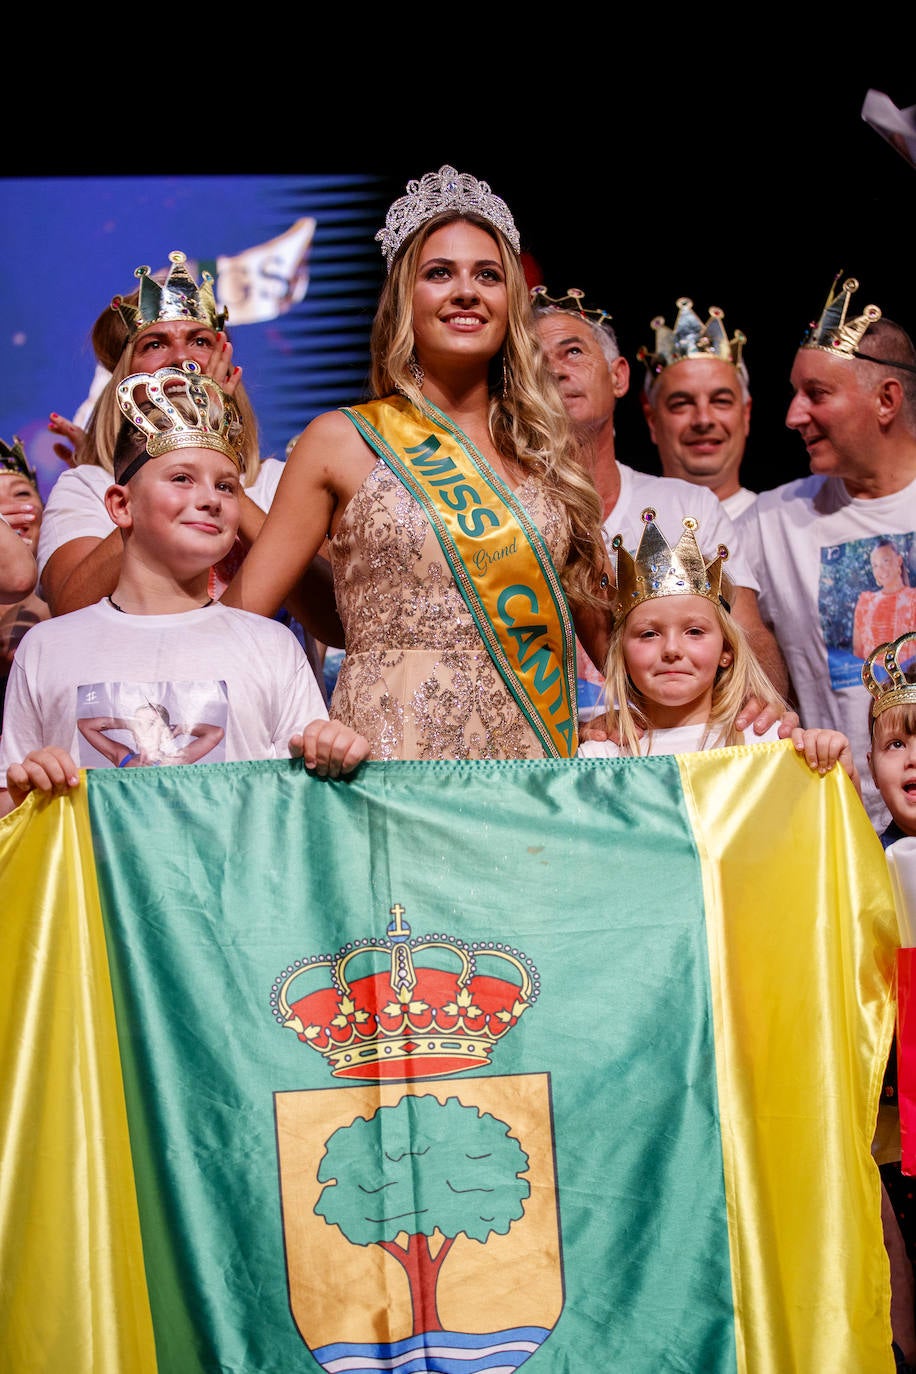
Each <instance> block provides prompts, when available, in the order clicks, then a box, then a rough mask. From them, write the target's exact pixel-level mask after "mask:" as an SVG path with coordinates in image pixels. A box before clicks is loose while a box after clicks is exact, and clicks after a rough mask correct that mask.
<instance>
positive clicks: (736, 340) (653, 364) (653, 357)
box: [636, 296, 747, 376]
mask: <svg viewBox="0 0 916 1374" xmlns="http://www.w3.org/2000/svg"><path fill="white" fill-rule="evenodd" d="M724 314H725V312H724V311H723V310H720V308H719V306H717V305H711V306H710V307H709V319H708V320H707V321H706V323H705V324H704V323H703V321H702V320H701V319H700V317H699V315H697V314H696V312H695V311H694V308H693V301H692V300H691V299H690V297H689V296H679V297H678V300H677V318H676V319H675V321H674V328H673V329H669V327H668V325H666V324H665V320H664V317H663V316H662V315H656V316H655V319H654V320H652V322H651V326H650V327H651V328H652V329H654V330H655V349H654V351H653V350H652V349H650V348H648V347H647V345H646V344H643V346H642V347H641V348H640V349H639V350H638V352H637V354H636V356H637V358H638V359H639V361H640V362H641V363H645V365H646V367H647V369H648V370H649V372H652V373H654V374H655V375H656V376H658V374H659V373H660V372H663V371H664V369H665V368H666V367H670V366H671V364H672V363H679V362H681V361H682V359H684V358H721V359H722V361H723V362H725V363H731V364H732V365H733V366H734V367H740V366H741V361H742V360H741V350H742V348H743V347H744V345H745V344H746V343H747V336H746V335H745V334H742V332H741V330H740V329H736V330H735V333H734V335H733V336H732V338H731V339H729V337H728V331H727V329H726V328H725V326H724V324H723V323H722V320H723V318H724Z"/></svg>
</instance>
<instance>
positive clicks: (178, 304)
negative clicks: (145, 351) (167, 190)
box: [111, 249, 229, 338]
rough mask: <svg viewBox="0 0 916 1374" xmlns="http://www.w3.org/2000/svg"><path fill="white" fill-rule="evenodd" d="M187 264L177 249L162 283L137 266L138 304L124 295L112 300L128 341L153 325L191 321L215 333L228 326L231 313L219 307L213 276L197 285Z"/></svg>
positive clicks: (206, 275)
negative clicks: (125, 328) (138, 280)
mask: <svg viewBox="0 0 916 1374" xmlns="http://www.w3.org/2000/svg"><path fill="white" fill-rule="evenodd" d="M187 261H188V258H187V254H186V253H181V252H179V251H178V250H177V249H176V250H175V252H173V253H169V262H170V263H171V264H172V265H171V267H170V268H169V269H168V271H167V272H166V274H165V278H164V280H163V281H161V282H160V281H158V280H157V278H156V277H155V276H154V275H153V274H152V272H151V271H150V269H149V268H148V267H138V268H137V269H136V270H135V272H134V276H135V277H139V279H140V287H139V290H138V292H137V304H136V305H131V304H130V303H129V302H127V301H125V300H124V297H123V296H115V297H114V298H113V299H112V302H111V308H112V310H116V311H117V312H118V314H119V315H120V316H121V319H122V320H123V321H124V324H125V325H126V326H127V333H128V337H129V338H133V337H134V335H135V334H139V333H140V331H141V330H142V329H148V328H149V326H150V325H151V324H159V323H160V322H165V321H170V320H179V321H181V320H191V321H194V322H196V323H197V324H201V325H203V326H204V327H205V328H206V329H212V330H213V331H214V332H215V333H219V331H220V330H221V329H224V328H225V327H226V321H227V320H228V318H229V311H228V310H227V309H225V308H223V309H222V310H221V309H220V308H219V307H218V306H217V304H216V297H215V296H214V294H213V277H212V275H211V273H209V272H202V273H201V278H200V284H199V285H198V283H197V282H196V281H195V280H194V278H193V276H192V275H191V273H190V272H189V271H188V268H187V266H186V263H187ZM160 275H161V274H160Z"/></svg>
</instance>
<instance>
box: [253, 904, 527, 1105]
mask: <svg viewBox="0 0 916 1374" xmlns="http://www.w3.org/2000/svg"><path fill="white" fill-rule="evenodd" d="M390 914H391V915H392V916H393V917H394V920H393V921H390V922H389V924H388V928H387V930H386V935H385V938H384V939H367V940H354V941H353V942H352V943H351V944H348V945H344V947H343V949H341V950H338V952H337V954H335V955H333V956H329V955H327V954H322V955H315V956H313V957H310V958H307V959H301V960H300V959H297V960H296V962H295V964H293V965H291V966H290V967H287V968H286V969H284V971H283V972H282V973H281V974H280V975H279V977H278V978H277V979H276V981H275V983H274V986H273V990H272V992H271V997H270V1003H271V1008H272V1010H273V1014H274V1017H275V1019H276V1020H277V1022H278V1024H279V1025H280V1026H282V1027H283V1028H284V1029H285V1030H291V1031H294V1032H295V1033H296V1035H297V1036H298V1037H299V1039H300V1040H301V1041H302V1042H303V1044H306V1045H308V1046H310V1047H311V1049H313V1050H317V1051H318V1053H319V1054H321V1055H323V1056H324V1059H325V1061H326V1062H327V1065H328V1067H329V1069H330V1071H331V1073H332V1074H333V1075H334V1076H335V1077H336V1078H346V1079H366V1080H370V1081H379V1080H391V1079H407V1078H438V1077H442V1076H443V1075H446V1074H448V1075H452V1074H457V1073H465V1072H467V1071H468V1070H469V1069H479V1068H486V1067H487V1065H488V1064H489V1063H490V1056H491V1054H492V1052H493V1049H494V1048H495V1046H496V1045H497V1044H498V1043H499V1042H500V1040H502V1039H503V1037H504V1036H505V1035H506V1034H507V1033H508V1032H509V1031H511V1030H512V1029H513V1027H514V1026H515V1025H516V1024H517V1022H518V1020H519V1018H520V1017H521V1016H522V1015H523V1013H524V1012H526V1011H527V1010H528V1008H529V1007H530V1006H531V1005H532V1004H533V1003H534V1002H535V1001H536V1000H537V996H538V983H539V980H538V971H537V969H536V968H535V967H534V965H533V964H532V963H531V962H530V960H529V959H528V958H527V957H526V956H525V955H524V954H522V953H521V951H520V950H517V949H511V948H510V947H509V946H508V945H501V944H495V943H494V942H493V941H487V942H485V943H480V944H478V943H474V944H468V943H466V942H465V941H463V940H460V939H458V938H456V937H454V936H448V935H423V936H420V937H419V938H415V939H411V930H410V926H409V925H408V924H407V922H406V921H405V920H404V919H403V918H404V915H405V911H404V907H403V906H401V904H400V903H399V902H398V903H395V905H394V906H393V907H392V908H391V913H390Z"/></svg>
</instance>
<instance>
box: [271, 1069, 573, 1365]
mask: <svg viewBox="0 0 916 1374" xmlns="http://www.w3.org/2000/svg"><path fill="white" fill-rule="evenodd" d="M274 1103H275V1114H276V1129H277V1150H278V1158H279V1172H280V1198H281V1211H282V1221H283V1234H284V1241H285V1247H286V1265H287V1276H288V1282H289V1295H290V1308H291V1311H292V1314H293V1318H294V1320H295V1322H296V1326H297V1328H298V1330H299V1333H300V1335H301V1336H302V1338H303V1340H304V1341H305V1343H306V1344H307V1345H308V1347H309V1349H310V1350H311V1352H312V1354H313V1355H314V1357H315V1359H316V1360H318V1362H319V1364H322V1365H323V1366H325V1367H326V1368H331V1367H338V1368H339V1367H340V1361H341V1360H342V1359H343V1360H345V1361H347V1363H346V1367H347V1368H360V1367H362V1365H363V1363H365V1365H366V1367H377V1365H378V1363H379V1362H380V1361H381V1362H383V1363H384V1367H388V1365H387V1363H385V1362H386V1361H389V1360H391V1359H394V1358H403V1357H412V1358H417V1359H418V1358H422V1356H423V1355H424V1353H428V1354H430V1355H432V1354H433V1353H434V1352H435V1354H436V1355H439V1356H443V1357H452V1358H460V1359H461V1362H462V1369H464V1368H467V1369H469V1370H474V1369H475V1368H478V1367H484V1366H485V1365H486V1364H487V1362H488V1361H489V1364H490V1365H492V1357H493V1351H494V1349H497V1348H498V1349H499V1351H500V1357H501V1361H502V1365H503V1366H504V1367H512V1368H518V1367H519V1366H520V1365H521V1364H523V1363H524V1362H525V1360H526V1359H528V1357H529V1356H530V1355H532V1354H533V1353H534V1352H535V1350H537V1349H538V1348H539V1346H540V1345H541V1344H542V1343H543V1342H544V1340H546V1339H547V1337H548V1336H549V1335H550V1332H551V1330H552V1329H553V1327H554V1326H555V1324H556V1322H557V1319H558V1318H559V1315H560V1312H561V1310H562V1306H563V1275H562V1263H561V1247H560V1230H559V1215H558V1203H557V1187H556V1175H555V1167H554V1142H553V1131H552V1113H551V1104H550V1082H549V1077H548V1075H546V1074H518V1075H511V1076H508V1077H500V1076H494V1077H485V1078H477V1079H464V1080H439V1081H437V1082H416V1081H413V1082H409V1083H405V1082H399V1083H386V1084H372V1083H369V1084H365V1085H363V1086H354V1087H348V1088H325V1089H317V1090H311V1091H308V1090H306V1091H298V1092H297V1091H291V1092H278V1093H275V1095H274ZM478 1362H479V1363H478Z"/></svg>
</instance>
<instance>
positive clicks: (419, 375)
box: [407, 353, 426, 390]
mask: <svg viewBox="0 0 916 1374" xmlns="http://www.w3.org/2000/svg"><path fill="white" fill-rule="evenodd" d="M407 371H408V372H409V373H410V375H411V377H412V378H413V380H414V381H415V382H416V384H417V387H418V389H420V390H422V387H423V383H424V382H425V381H426V378H425V377H424V375H423V369H422V367H421V366H420V364H419V363H418V362H417V355H416V353H411V355H410V358H409V360H408V363H407Z"/></svg>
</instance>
